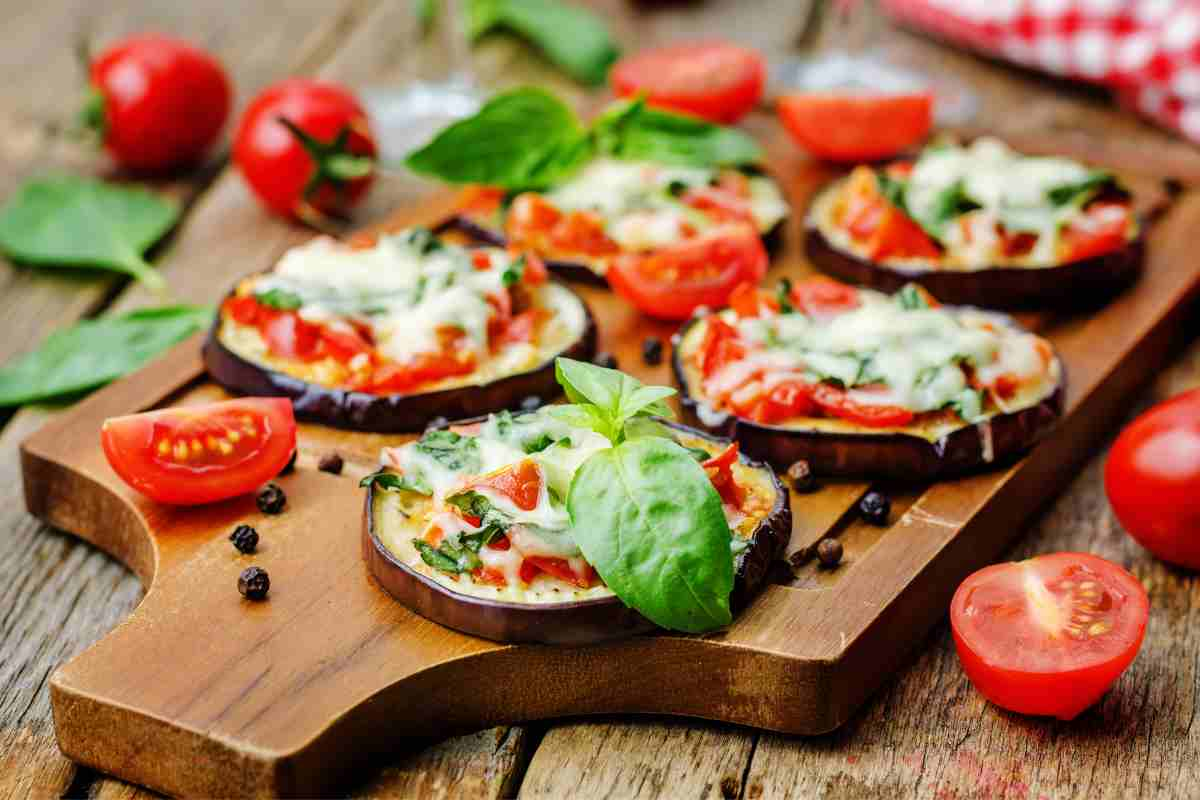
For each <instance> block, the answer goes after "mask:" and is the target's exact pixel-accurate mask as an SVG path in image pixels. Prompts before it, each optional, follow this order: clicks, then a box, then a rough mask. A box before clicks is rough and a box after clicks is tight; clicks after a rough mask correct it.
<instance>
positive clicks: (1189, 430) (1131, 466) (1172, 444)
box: [1104, 389, 1200, 569]
mask: <svg viewBox="0 0 1200 800" xmlns="http://www.w3.org/2000/svg"><path fill="white" fill-rule="evenodd" d="M1104 489H1105V491H1106V492H1107V493H1108V502H1109V503H1111V504H1112V508H1113V512H1114V513H1115V514H1116V515H1117V519H1119V520H1120V521H1121V524H1122V525H1123V526H1124V527H1125V530H1127V531H1128V532H1129V535H1130V536H1132V537H1133V538H1134V539H1136V540H1137V541H1138V542H1140V543H1141V545H1142V546H1143V547H1145V548H1147V549H1148V550H1150V551H1151V552H1152V553H1154V555H1156V556H1158V557H1159V558H1161V559H1163V560H1164V561H1170V562H1171V563H1172V564H1179V565H1180V566H1184V567H1188V568H1189V569H1200V389H1193V390H1192V391H1190V392H1184V393H1183V394H1181V395H1178V396H1177V397H1173V398H1171V399H1170V400H1167V401H1166V402H1164V403H1159V404H1158V405H1156V406H1154V407H1153V408H1151V409H1150V410H1149V411H1147V412H1146V413H1144V414H1142V415H1141V416H1140V417H1138V418H1137V419H1135V420H1134V421H1133V422H1131V423H1130V424H1129V425H1128V426H1127V427H1126V428H1125V430H1123V431H1121V435H1120V436H1118V437H1117V441H1116V443H1115V444H1113V447H1112V450H1111V451H1110V452H1109V454H1108V462H1107V463H1106V464H1105V465H1104Z"/></svg>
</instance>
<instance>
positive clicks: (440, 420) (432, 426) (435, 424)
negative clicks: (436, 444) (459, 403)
mask: <svg viewBox="0 0 1200 800" xmlns="http://www.w3.org/2000/svg"><path fill="white" fill-rule="evenodd" d="M449 424H450V420H448V419H446V418H445V417H434V418H433V419H431V420H429V423H428V424H427V425H426V426H425V430H426V431H438V430H441V429H442V428H444V427H446V426H447V425H449Z"/></svg>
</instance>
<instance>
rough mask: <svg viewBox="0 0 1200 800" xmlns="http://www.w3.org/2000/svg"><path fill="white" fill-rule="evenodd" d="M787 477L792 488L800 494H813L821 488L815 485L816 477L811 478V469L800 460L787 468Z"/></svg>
mask: <svg viewBox="0 0 1200 800" xmlns="http://www.w3.org/2000/svg"><path fill="white" fill-rule="evenodd" d="M787 477H788V480H789V481H791V484H792V488H793V489H795V490H796V491H797V492H800V493H801V494H808V493H809V492H815V491H816V490H817V489H819V488H821V487H820V486H818V485H817V479H816V477H814V476H813V473H812V467H810V466H808V462H807V461H805V460H804V459H800V460H799V461H797V462H795V463H794V464H792V465H791V466H790V467H788V471H787Z"/></svg>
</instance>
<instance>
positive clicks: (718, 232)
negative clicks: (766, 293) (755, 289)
mask: <svg viewBox="0 0 1200 800" xmlns="http://www.w3.org/2000/svg"><path fill="white" fill-rule="evenodd" d="M767 262H768V256H767V251H766V248H764V247H763V244H762V240H761V239H760V238H759V236H758V232H757V231H756V230H755V229H754V228H752V227H750V226H749V225H741V224H731V225H721V226H718V227H716V228H713V229H712V230H711V231H709V232H707V233H705V234H704V235H703V236H698V237H696V238H694V239H685V240H684V241H682V242H680V243H678V244H675V245H671V246H669V247H664V248H661V249H658V250H654V251H651V252H649V253H629V254H626V255H623V256H619V257H618V258H616V259H614V260H613V262H612V265H611V266H610V267H609V269H608V272H607V273H606V274H605V277H607V278H608V282H609V283H610V284H611V285H612V287H613V289H614V290H615V291H616V292H617V293H618V294H620V295H621V296H622V297H624V298H625V299H626V300H628V301H630V302H631V303H633V304H634V305H635V306H637V307H638V308H639V309H640V310H641V311H642V312H644V313H645V314H648V315H649V316H652V317H657V318H658V319H673V320H678V319H687V318H688V317H689V316H691V315H692V312H694V311H695V310H696V309H697V308H699V307H700V306H707V307H709V308H714V309H715V308H720V307H721V306H724V305H725V304H726V303H727V302H728V301H729V296H730V294H732V292H733V290H734V289H735V288H737V286H738V285H739V284H741V283H743V282H746V281H749V282H751V283H758V282H759V281H761V280H762V279H763V276H765V275H766V274H767Z"/></svg>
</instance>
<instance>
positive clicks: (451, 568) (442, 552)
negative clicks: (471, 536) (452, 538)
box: [412, 539, 483, 575]
mask: <svg viewBox="0 0 1200 800" xmlns="http://www.w3.org/2000/svg"><path fill="white" fill-rule="evenodd" d="M412 543H413V547H415V548H417V552H418V553H420V554H421V560H422V561H424V562H425V563H426V564H428V565H429V566H431V567H433V568H434V569H437V570H441V571H442V572H449V573H451V574H453V575H458V574H459V573H462V572H470V571H471V570H474V569H478V568H479V567H482V566H483V562H481V561H480V560H479V556H477V555H475V553H473V552H471V550H469V549H467V548H465V547H455V546H454V545H452V544H450V543H449V542H448V541H443V542H442V543H441V544H440V545H439V546H438V547H436V548H435V547H434V546H433V545H431V544H429V542H426V541H424V540H422V539H413V540H412Z"/></svg>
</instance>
